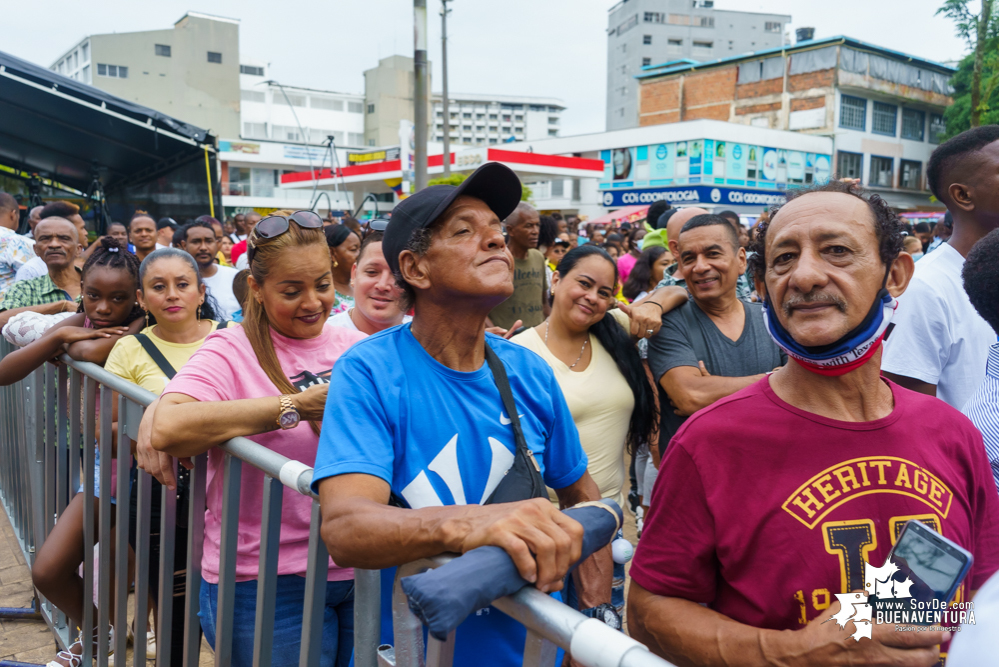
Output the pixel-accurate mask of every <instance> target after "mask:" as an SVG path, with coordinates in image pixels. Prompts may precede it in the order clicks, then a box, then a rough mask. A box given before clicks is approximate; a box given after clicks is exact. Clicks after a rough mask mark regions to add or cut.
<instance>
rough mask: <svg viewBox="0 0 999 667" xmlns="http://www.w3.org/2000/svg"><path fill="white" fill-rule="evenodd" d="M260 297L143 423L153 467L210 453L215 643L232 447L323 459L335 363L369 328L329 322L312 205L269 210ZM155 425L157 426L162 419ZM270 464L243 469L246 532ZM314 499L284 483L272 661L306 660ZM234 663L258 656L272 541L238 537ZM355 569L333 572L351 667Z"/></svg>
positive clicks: (208, 622) (207, 553)
mask: <svg viewBox="0 0 999 667" xmlns="http://www.w3.org/2000/svg"><path fill="white" fill-rule="evenodd" d="M247 255H248V259H249V269H250V276H249V279H248V282H249V286H250V296H249V298H248V299H247V304H246V308H245V317H244V319H243V322H242V326H239V327H234V328H230V329H225V330H223V331H216V332H215V333H213V334H212V335H211V336H209V337H208V339H207V340H206V341H205V343H204V344H203V345H202V346H201V348H200V349H199V350H198V351H197V352H195V353H194V355H192V356H191V359H190V361H189V362H188V363H187V364H186V365H184V367H183V368H182V369H180V370H179V371H178V372H177V375H176V376H174V378H173V379H172V380H171V381H170V383H169V384H168V385H167V386H166V388H165V389H164V390H163V393H162V394H161V396H160V399H159V401H158V403H157V405H156V407H155V409H154V410H147V411H146V415H145V417H144V419H143V425H142V427H140V433H139V444H138V456H139V461H140V465H141V466H142V467H143V469H146V470H148V471H149V472H151V473H153V474H154V476H155V475H157V474H161V472H162V470H163V469H165V468H166V467H168V466H161V467H157V464H156V463H155V462H154V463H153V464H150V463H148V461H147V460H146V457H147V454H148V452H146V451H144V447H145V443H144V436H143V431H146V430H147V429H149V432H150V444H151V448H152V449H154V450H157V451H158V452H163V453H165V454H168V455H171V456H176V457H190V456H197V455H198V454H201V453H203V452H206V451H207V452H208V488H207V493H206V505H207V511H206V512H205V542H204V551H203V557H202V561H201V572H202V582H201V594H200V607H201V610H200V613H199V616H200V618H201V627H202V629H203V630H204V633H205V637H206V639H207V640H208V642H209V644H211V645H212V647H213V648H214V647H215V639H216V637H215V624H216V618H217V614H218V590H219V587H218V584H219V569H220V567H219V551H220V542H221V528H222V525H221V510H222V474H221V468H222V464H223V461H224V457H223V452H222V451H220V450H219V449H217V448H216V445H219V444H222V443H223V442H225V441H227V440H229V439H230V438H233V437H236V436H246V437H248V438H250V439H251V440H253V441H255V442H257V443H259V444H261V445H263V446H264V447H267V448H268V449H272V450H274V451H275V452H277V453H279V454H282V455H283V456H286V457H288V458H290V459H295V460H298V461H301V462H303V463H305V464H306V465H311V464H312V462H313V461H315V457H316V449H317V447H318V444H319V436H318V433H319V421H320V420H321V419H322V414H323V409H324V406H325V404H326V393H327V388H328V382H329V377H330V373H331V372H332V369H333V364H334V363H335V362H336V360H337V359H338V358H339V357H340V355H341V354H343V353H344V352H346V350H347V348H349V347H350V346H351V345H352V344H353V343H354V342H356V341H358V340H361V339H363V338H364V334H362V333H360V332H358V331H350V330H348V329H343V328H339V327H330V326H326V320H327V318H328V317H329V315H330V309H331V308H332V307H333V303H334V298H335V297H334V285H333V276H332V274H331V268H332V267H331V266H330V264H331V262H330V254H329V250H328V249H327V245H326V238H325V236H324V235H323V222H322V219H321V218H320V217H319V216H318V215H316V214H315V213H313V212H311V211H298V212H296V213H292V214H291V215H289V216H283V215H274V216H271V217H268V218H264V219H263V220H261V221H260V222H259V223H258V224H257V226H256V227H255V228H254V230H253V232H252V233H251V234H250V237H249V239H248V243H247ZM299 421H302V422H305V423H299ZM150 426H151V428H150ZM263 478H264V474H263V472H261V471H260V470H258V469H257V468H254V467H253V466H249V465H244V466H243V467H242V492H241V494H240V501H239V534H240V535H260V530H261V525H260V523H261V512H262V503H263ZM311 512H312V499H311V498H309V497H308V496H303V495H301V494H300V493H297V492H296V491H293V490H291V489H285V490H284V504H283V509H282V514H281V542H280V549H279V554H278V571H277V573H278V578H277V579H278V581H277V601H276V604H275V608H274V609H273V610H268V611H269V612H272V613H273V614H274V621H273V626H274V640H273V646H274V647H275V649H276V650H274V651H273V655H272V662H271V664H273V665H275V666H280V665H297V664H298V655H299V647H300V642H301V636H302V610H303V605H304V602H305V576H304V575H305V572H306V566H307V563H308V556H309V548H308V547H309V523H310V518H311ZM236 549H237V555H236V585H235V602H236V603H235V605H234V606H233V608H232V609H233V613H234V614H235V617H234V618H233V619H232V620H233V628H234V631H233V637H232V664H234V665H248V664H251V663H252V662H253V635H254V619H255V614H256V611H257V609H256V607H257V577H258V565H259V557H260V542H259V540H256V539H246V540H243V539H240V540H239V543H238V545H237V547H236ZM353 576H354V575H353V570H351V569H347V568H341V567H339V566H337V565H336V564H333V563H332V562H331V563H330V567H329V569H328V573H327V577H326V580H327V587H326V609H325V614H324V618H325V621H324V625H323V639H322V646H323V650H322V659H321V662H320V664H321V665H325V666H329V667H333V666H337V667H346V666H347V665H348V664H349V662H350V658H351V653H352V651H353V605H354V603H353V595H354V593H353V590H354V588H353Z"/></svg>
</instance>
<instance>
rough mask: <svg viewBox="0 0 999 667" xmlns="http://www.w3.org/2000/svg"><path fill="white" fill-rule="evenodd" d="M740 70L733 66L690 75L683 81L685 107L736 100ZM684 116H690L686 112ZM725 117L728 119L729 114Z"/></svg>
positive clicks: (685, 117)
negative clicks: (736, 84)
mask: <svg viewBox="0 0 999 667" xmlns="http://www.w3.org/2000/svg"><path fill="white" fill-rule="evenodd" d="M738 71H739V68H738V67H735V66H733V67H723V68H717V69H712V70H708V71H706V72H694V73H693V74H690V75H688V76H687V77H686V80H685V81H684V83H683V106H684V109H685V110H686V109H691V108H692V107H699V106H704V105H709V104H718V103H720V102H731V101H732V100H734V99H735V81H736V78H737V75H738ZM683 117H684V120H686V119H687V118H688V116H687V113H686V112H685V113H684V115H683ZM725 118H726V120H727V119H728V114H726V115H725Z"/></svg>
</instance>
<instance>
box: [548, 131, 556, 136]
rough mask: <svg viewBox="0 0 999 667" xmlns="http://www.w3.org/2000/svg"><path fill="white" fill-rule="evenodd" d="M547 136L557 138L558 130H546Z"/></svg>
mask: <svg viewBox="0 0 999 667" xmlns="http://www.w3.org/2000/svg"><path fill="white" fill-rule="evenodd" d="M548 136H549V137H557V136H558V130H548Z"/></svg>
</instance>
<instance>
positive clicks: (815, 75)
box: [787, 69, 836, 93]
mask: <svg viewBox="0 0 999 667" xmlns="http://www.w3.org/2000/svg"><path fill="white" fill-rule="evenodd" d="M835 80H836V70H835V69H824V70H819V71H818V72H808V73H807V74H795V75H794V76H789V77H788V78H787V90H788V92H791V93H793V92H796V91H799V90H809V89H810V88H825V87H826V86H831V85H833V83H834V82H835Z"/></svg>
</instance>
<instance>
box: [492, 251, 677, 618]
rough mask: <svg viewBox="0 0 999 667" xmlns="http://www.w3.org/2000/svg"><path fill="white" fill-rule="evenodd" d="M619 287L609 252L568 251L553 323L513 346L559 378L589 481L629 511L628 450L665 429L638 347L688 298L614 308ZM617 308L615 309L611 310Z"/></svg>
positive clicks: (661, 296) (655, 298) (665, 296)
mask: <svg viewBox="0 0 999 667" xmlns="http://www.w3.org/2000/svg"><path fill="white" fill-rule="evenodd" d="M617 283H618V272H617V264H616V263H615V262H614V260H613V259H611V257H610V255H608V254H607V251H606V250H604V249H603V248H600V247H596V246H593V245H591V244H586V245H582V246H579V247H578V248H575V249H573V250H570V251H569V252H568V253H567V254H566V255H565V257H564V258H563V259H562V261H561V262H560V263H559V265H558V271H556V272H555V274H554V275H553V276H552V310H551V315H550V316H549V317H548V319H547V320H545V321H544V322H542V323H541V324H540V325H538V326H537V327H534V328H533V329H529V330H528V331H525V332H523V333H521V334H519V335H517V336H514V337H513V338H512V339H511V340H512V341H513V342H515V343H519V344H520V345H523V346H524V347H527V348H529V349H531V350H533V351H534V352H536V353H537V354H538V355H540V356H541V358H542V359H544V360H545V361H546V362H548V365H549V366H551V367H552V370H553V371H555V380H556V381H557V382H558V384H559V387H560V388H561V389H562V393H563V394H564V395H565V400H566V403H567V404H568V406H569V411H570V412H571V413H572V419H573V421H574V422H575V424H576V428H577V429H578V430H579V440H580V443H581V444H582V445H583V450H584V451H585V452H586V456H587V459H588V460H589V464H588V466H587V470H588V471H589V473H590V476H591V477H592V478H593V481H594V482H596V483H597V486H598V487H599V488H600V495H601V496H603V497H605V498H613V499H614V500H616V501H617V502H618V504H619V505H621V506H622V507H624V493H623V488H624V484H625V481H626V480H627V475H626V469H625V464H624V461H625V458H624V452H625V447H626V446H627V448H628V450H629V451H630V452H631V454H632V455H634V454H635V452H636V451H637V449H638V446H639V445H640V444H641V443H642V442H644V441H647V440H648V439H650V438H651V437H653V435H654V434H655V432H656V430H657V427H658V423H659V417H658V414H657V413H656V410H655V400H654V396H653V391H654V390H653V387H652V385H651V384H650V382H649V379H648V376H647V375H646V373H645V369H644V367H643V366H642V361H641V359H640V358H639V355H638V350H637V349H636V347H635V341H636V340H637V339H638V338H647V337H649V336H652V335H654V334H655V332H656V331H658V329H659V326H658V325H659V324H661V314H660V313H661V311H662V310H664V309H665V310H670V309H672V308H675V307H676V306H677V305H679V304H680V303H682V302H683V301H686V298H687V297H686V292H685V290H683V288H678V287H664V288H661V289H658V290H656V291H655V292H653V293H652V294H650V295H649V296H648V297H647V298H646V299H645V300H644V301H643V302H642V303H641V304H637V305H634V306H629V305H628V304H623V303H620V302H618V301H616V300H615V298H614V290H615V286H616V285H617ZM614 304H616V305H617V308H616V309H614V310H611V308H612V306H613V305H614ZM608 311H610V313H609V315H610V316H608ZM630 334H634V335H630ZM614 570H615V571H614V579H615V580H617V579H620V586H618V582H617V581H614V590H613V591H612V601H613V604H614V605H615V606H616V607H619V606H622V605H623V604H624V566H623V564H620V565H615V568H614ZM566 590H567V591H568V596H567V598H566V600H567V602H568V603H569V604H570V605H572V606H576V604H575V595H574V590H573V586H572V585H569V586H567V587H566ZM584 611H585V610H584Z"/></svg>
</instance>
